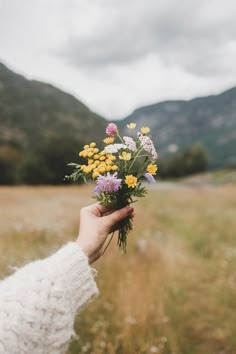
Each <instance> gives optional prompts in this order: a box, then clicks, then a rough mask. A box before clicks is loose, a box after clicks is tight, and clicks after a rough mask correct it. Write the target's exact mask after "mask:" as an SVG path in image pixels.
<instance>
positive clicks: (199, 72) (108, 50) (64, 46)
mask: <svg viewBox="0 0 236 354" xmlns="http://www.w3.org/2000/svg"><path fill="white" fill-rule="evenodd" d="M235 14H236V1H235V0H225V1H222V0H0V61H2V62H3V63H5V64H6V65H8V66H9V67H10V68H11V69H13V70H15V71H17V72H19V73H22V74H24V75H25V76H27V77H28V78H36V79H39V80H42V81H47V82H50V83H52V84H54V85H56V86H58V87H60V88H62V89H64V90H65V91H68V92H70V93H73V94H74V95H75V96H76V97H78V98H79V99H81V100H82V101H83V102H84V103H85V104H87V105H88V106H89V107H90V108H91V109H92V110H94V111H96V112H98V113H100V114H102V115H104V116H105V117H108V118H121V117H122V118H123V117H124V116H126V115H128V114H129V113H131V112H132V111H133V110H134V109H135V108H138V107H140V106H143V105H147V104H151V103H155V102H159V101H162V100H165V99H176V98H192V97H194V96H198V95H207V94H212V93H219V92H221V91H223V90H225V89H228V88H230V87H232V86H234V85H236V65H235V63H236V20H235Z"/></svg>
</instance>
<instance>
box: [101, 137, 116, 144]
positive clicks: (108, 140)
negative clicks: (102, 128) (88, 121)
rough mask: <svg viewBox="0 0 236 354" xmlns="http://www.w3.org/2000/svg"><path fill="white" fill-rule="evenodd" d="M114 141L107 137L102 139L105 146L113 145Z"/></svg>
mask: <svg viewBox="0 0 236 354" xmlns="http://www.w3.org/2000/svg"><path fill="white" fill-rule="evenodd" d="M114 140H115V139H114V138H113V137H111V136H109V137H108V138H105V139H103V142H104V143H105V144H107V145H109V144H113V143H114Z"/></svg>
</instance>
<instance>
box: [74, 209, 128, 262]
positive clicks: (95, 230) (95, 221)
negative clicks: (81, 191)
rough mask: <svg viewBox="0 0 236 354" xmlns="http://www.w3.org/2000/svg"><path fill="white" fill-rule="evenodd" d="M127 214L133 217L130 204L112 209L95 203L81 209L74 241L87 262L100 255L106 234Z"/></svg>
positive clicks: (113, 229)
mask: <svg viewBox="0 0 236 354" xmlns="http://www.w3.org/2000/svg"><path fill="white" fill-rule="evenodd" d="M127 216H131V217H134V209H133V208H132V207H130V206H128V207H125V208H122V209H119V210H116V211H114V210H110V209H108V208H107V207H105V206H102V205H101V204H99V203H95V204H92V205H89V206H87V207H84V208H82V209H81V211H80V228H79V235H78V238H77V240H76V242H77V243H78V245H79V246H80V247H81V249H82V250H83V251H84V253H85V254H86V255H87V257H88V259H89V264H91V263H93V262H95V261H96V260H97V259H98V258H100V257H101V255H102V246H103V245H104V243H105V241H106V238H107V236H108V235H109V234H110V233H111V232H113V231H115V230H116V229H117V228H118V225H117V223H118V222H119V221H121V220H122V219H124V218H126V217H127Z"/></svg>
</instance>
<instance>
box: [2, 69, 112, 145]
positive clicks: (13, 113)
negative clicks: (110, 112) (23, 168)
mask: <svg viewBox="0 0 236 354" xmlns="http://www.w3.org/2000/svg"><path fill="white" fill-rule="evenodd" d="M105 126H106V121H105V119H103V118H102V117H100V116H98V115H97V114H95V113H93V112H91V111H90V110H89V109H88V108H87V107H86V106H85V105H84V104H83V103H81V102H80V101H78V100H77V99H76V98H75V97H73V96H72V95H69V94H67V93H65V92H63V91H61V90H59V89H57V88H55V87H54V86H52V85H48V84H45V83H42V82H39V81H35V80H33V81H31V80H27V79H25V78H24V77H23V76H21V75H18V74H15V73H13V72H12V71H11V70H9V69H8V68H7V67H6V66H4V65H3V64H0V132H1V134H0V144H13V145H14V146H18V147H20V148H32V147H34V146H35V145H36V144H41V143H42V142H43V140H44V139H45V138H48V137H50V136H55V135H57V136H65V135H66V136H68V137H69V136H71V137H73V138H75V139H77V140H78V141H80V142H82V143H84V142H87V141H90V140H93V139H95V138H96V137H98V136H103V135H104V128H105Z"/></svg>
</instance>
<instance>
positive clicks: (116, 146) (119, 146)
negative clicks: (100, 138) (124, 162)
mask: <svg viewBox="0 0 236 354" xmlns="http://www.w3.org/2000/svg"><path fill="white" fill-rule="evenodd" d="M120 149H127V146H126V145H125V144H110V145H107V146H106V147H105V151H106V152H107V153H108V154H115V153H116V152H118V151H119V150H120Z"/></svg>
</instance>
